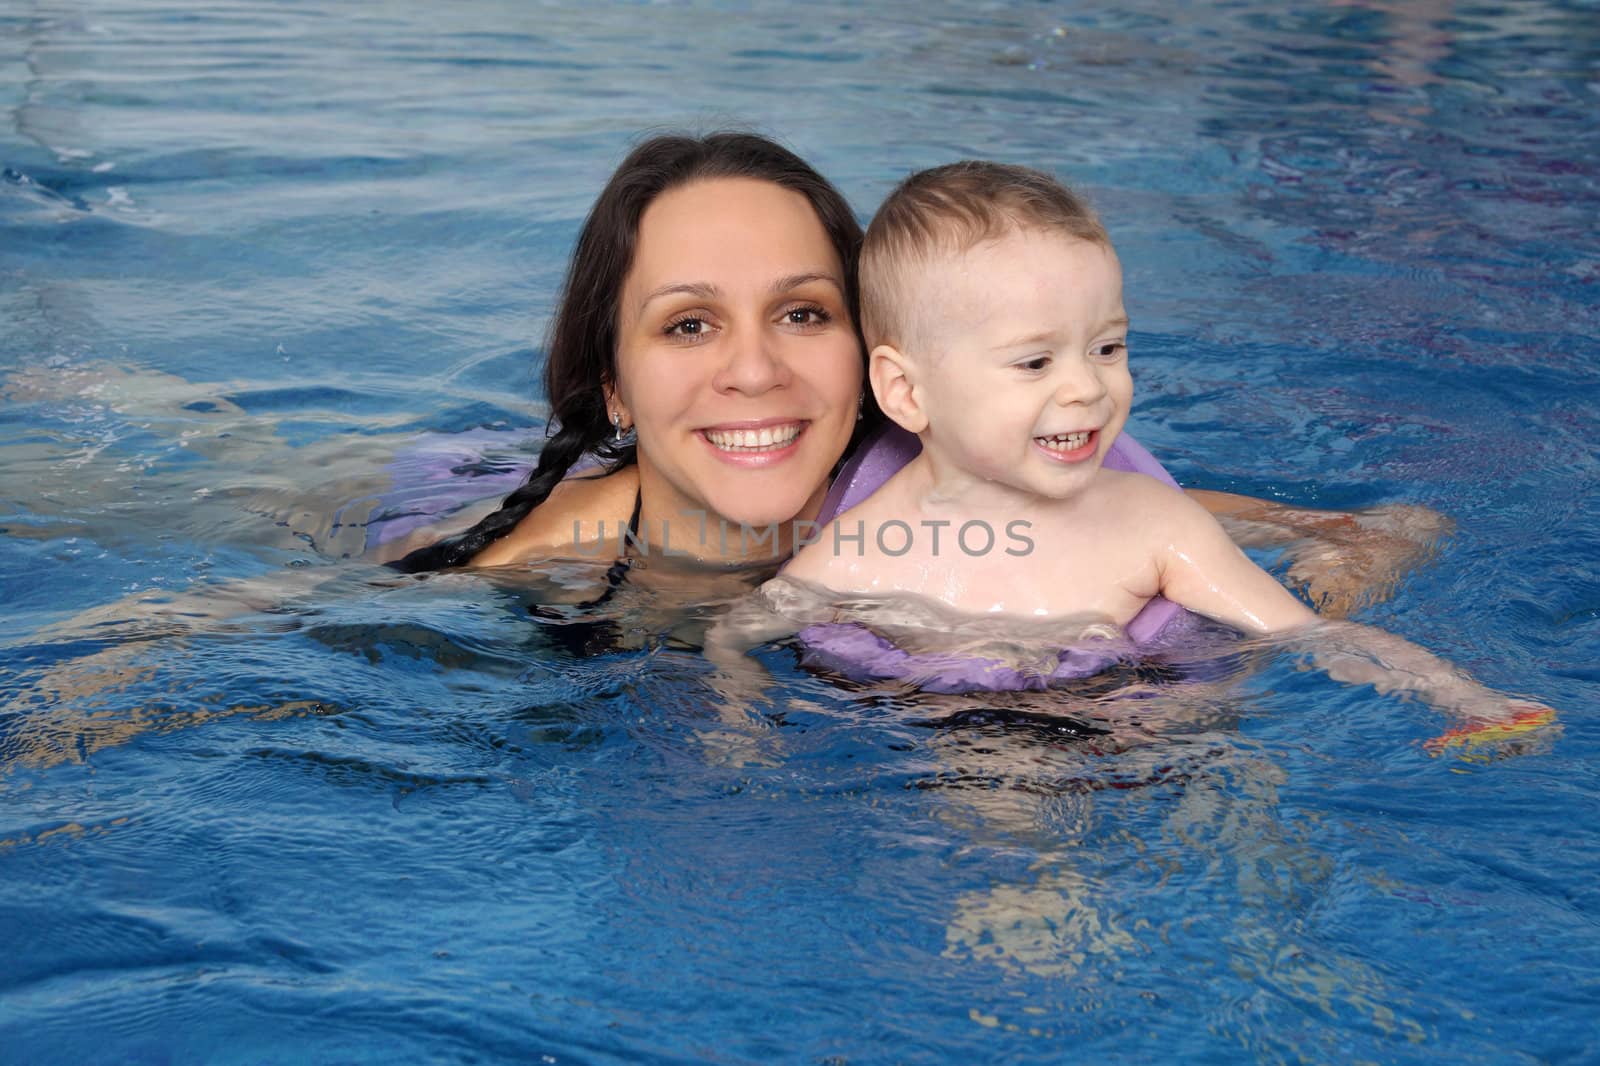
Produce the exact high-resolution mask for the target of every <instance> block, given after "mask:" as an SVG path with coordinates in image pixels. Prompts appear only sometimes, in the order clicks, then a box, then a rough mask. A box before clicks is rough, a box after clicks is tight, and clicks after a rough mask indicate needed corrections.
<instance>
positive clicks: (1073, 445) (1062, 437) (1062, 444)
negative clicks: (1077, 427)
mask: <svg viewBox="0 0 1600 1066" xmlns="http://www.w3.org/2000/svg"><path fill="white" fill-rule="evenodd" d="M1039 439H1040V440H1042V441H1044V443H1045V446H1046V447H1049V448H1056V449H1064V450H1066V451H1075V450H1076V449H1078V448H1081V447H1083V446H1084V445H1085V444H1088V443H1089V434H1088V432H1087V431H1086V432H1083V433H1057V434H1055V435H1054V436H1050V437H1040V438H1039Z"/></svg>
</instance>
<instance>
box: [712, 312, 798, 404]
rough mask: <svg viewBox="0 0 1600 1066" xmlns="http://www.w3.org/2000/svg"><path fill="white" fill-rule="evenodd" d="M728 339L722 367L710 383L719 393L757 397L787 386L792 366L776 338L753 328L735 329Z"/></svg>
mask: <svg viewBox="0 0 1600 1066" xmlns="http://www.w3.org/2000/svg"><path fill="white" fill-rule="evenodd" d="M727 339H728V344H727V346H726V348H725V349H724V351H723V362H722V365H721V367H719V368H718V370H717V374H716V377H715V378H714V379H713V380H712V383H711V384H712V387H713V388H715V389H716V390H717V391H718V392H724V391H733V392H743V393H747V394H750V395H757V394H760V393H763V392H766V391H767V390H769V389H775V388H779V387H781V386H783V385H785V384H787V383H788V380H789V365H788V363H786V362H785V361H784V359H783V353H782V352H781V351H780V350H779V347H778V340H777V338H774V337H772V336H771V335H770V334H769V332H768V331H767V330H764V329H760V328H757V327H754V326H751V327H748V328H741V329H736V330H733V331H732V332H731V334H730V335H729V336H728V338H727Z"/></svg>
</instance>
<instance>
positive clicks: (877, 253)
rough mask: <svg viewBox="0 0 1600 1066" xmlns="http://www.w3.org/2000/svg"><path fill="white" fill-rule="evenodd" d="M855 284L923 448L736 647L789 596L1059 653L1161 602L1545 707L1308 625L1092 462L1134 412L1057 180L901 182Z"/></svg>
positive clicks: (1288, 604)
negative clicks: (1019, 636)
mask: <svg viewBox="0 0 1600 1066" xmlns="http://www.w3.org/2000/svg"><path fill="white" fill-rule="evenodd" d="M860 274H861V304H862V327H863V332H864V334H865V337H866V340H867V344H868V347H869V352H870V355H869V369H868V373H869V376H870V380H871V384H872V389H873V392H874V393H875V394H876V395H877V399H878V403H879V404H880V405H881V407H882V408H883V410H884V412H885V413H886V414H887V415H888V416H889V417H890V418H891V419H893V420H894V421H895V422H897V423H899V424H900V425H901V426H903V427H905V428H906V429H908V430H910V431H911V432H913V433H915V434H917V436H918V437H919V438H920V439H921V442H922V451H921V454H920V455H918V456H917V457H916V458H915V459H913V460H912V461H911V462H910V463H908V464H907V465H906V466H905V467H903V468H902V469H901V470H900V471H899V472H898V473H896V474H895V475H894V476H892V477H891V478H890V479H889V480H888V481H887V482H886V483H885V484H884V485H883V486H882V487H881V488H880V489H879V490H878V491H877V492H876V493H874V494H873V495H872V496H870V497H869V498H868V499H867V500H865V501H864V502H863V503H861V504H859V505H858V506H856V507H854V508H852V509H851V510H849V511H847V512H845V513H844V514H843V515H841V516H840V517H839V518H838V519H837V520H836V521H835V522H834V523H832V524H831V528H824V529H823V530H822V531H821V532H820V534H819V536H818V538H817V540H816V542H815V543H812V544H810V545H809V546H808V547H806V548H805V549H804V550H802V551H801V552H800V553H799V554H798V555H796V556H795V558H794V559H793V560H792V561H791V562H790V563H789V565H788V567H787V568H786V569H785V571H784V573H783V575H781V576H780V577H779V578H777V579H774V581H773V582H770V583H769V584H768V586H766V587H765V588H764V590H763V596H764V598H765V600H766V605H767V607H768V609H769V610H772V611H775V612H776V613H777V614H779V615H787V620H788V622H789V623H790V624H789V625H787V626H785V625H783V624H781V623H780V624H778V625H777V626H774V625H773V624H772V621H773V618H772V617H771V616H769V619H768V621H767V622H766V623H765V624H763V625H759V626H755V627H753V628H752V627H751V626H749V624H748V619H746V620H744V621H743V622H735V626H736V627H737V628H741V629H742V630H743V633H742V635H743V636H745V637H746V638H759V639H770V638H771V637H772V636H774V635H775V634H776V633H777V632H778V631H780V630H782V629H788V630H790V631H792V630H793V629H795V628H798V625H799V624H803V623H804V622H815V621H818V620H820V617H819V615H818V614H817V613H816V611H815V610H814V609H813V610H802V611H795V610H792V609H790V608H792V607H793V605H794V604H795V603H796V602H797V590H798V591H799V592H800V593H802V594H801V595H799V596H798V599H804V598H805V596H804V594H803V593H805V592H807V591H809V592H815V591H817V590H818V589H820V590H825V595H826V596H828V597H830V598H832V599H833V600H834V602H835V603H836V604H837V603H841V602H844V601H846V600H853V601H854V602H855V606H856V607H857V608H858V609H859V608H860V607H862V606H863V605H865V604H870V603H872V602H878V603H882V602H892V601H894V600H900V601H902V602H904V601H905V600H906V598H907V597H916V598H920V599H921V600H923V601H924V607H926V606H927V603H926V601H932V604H933V605H935V606H939V605H942V606H943V607H945V608H949V609H951V610H953V611H954V612H956V613H958V614H960V615H967V616H982V617H984V618H986V619H990V620H992V621H993V622H994V623H1004V624H1011V625H1014V624H1015V623H1016V622H1019V621H1022V620H1029V619H1031V620H1035V621H1036V622H1039V623H1048V624H1050V625H1051V626H1052V627H1055V628H1056V630H1057V631H1058V632H1060V633H1061V634H1063V642H1071V641H1072V640H1073V639H1075V638H1076V637H1077V636H1078V635H1080V634H1084V633H1086V632H1088V633H1095V632H1097V631H1098V632H1104V631H1105V629H1106V628H1107V625H1108V624H1109V626H1113V627H1118V628H1120V627H1124V626H1126V625H1127V624H1128V622H1129V621H1130V620H1131V619H1133V618H1134V616H1135V615H1136V614H1138V613H1139V611H1140V610H1141V608H1143V607H1144V606H1145V604H1146V603H1148V602H1149V601H1150V600H1152V599H1153V598H1154V597H1157V596H1164V597H1166V598H1167V599H1169V600H1172V601H1174V602H1175V603H1177V604H1180V605H1181V606H1183V607H1185V608H1188V609H1189V610H1190V611H1193V612H1195V613H1198V614H1202V615H1205V616H1207V617H1210V618H1213V619H1216V620H1218V621H1221V622H1225V623H1227V624H1229V625H1231V626H1233V627H1235V628H1237V629H1239V630H1242V631H1244V632H1245V633H1249V634H1274V633H1282V632H1285V631H1290V630H1301V629H1307V628H1308V627H1311V626H1313V624H1317V625H1316V629H1315V638H1316V639H1315V643H1314V645H1313V646H1314V648H1315V650H1316V652H1317V658H1318V661H1319V664H1320V665H1322V666H1323V667H1324V668H1325V669H1327V670H1328V672H1329V673H1330V674H1332V675H1333V676H1335V677H1337V678H1339V679H1341V680H1349V681H1356V682H1367V683H1371V684H1374V685H1376V686H1377V687H1378V688H1379V689H1380V690H1382V691H1404V692H1409V693H1414V694H1416V695H1419V696H1422V697H1423V698H1425V699H1427V700H1428V702H1430V703H1432V704H1434V705H1435V706H1438V707H1439V708H1441V709H1443V710H1449V711H1454V712H1457V713H1462V714H1465V715H1467V716H1469V717H1473V718H1491V719H1496V720H1503V719H1506V718H1508V717H1510V716H1512V715H1514V714H1516V713H1517V712H1518V711H1523V712H1529V711H1531V712H1533V713H1535V714H1539V713H1542V712H1547V710H1548V709H1547V708H1543V707H1541V706H1540V705H1538V704H1531V703H1527V702H1525V701H1510V700H1508V699H1507V697H1505V696H1503V695H1500V694H1497V693H1494V692H1492V691H1490V690H1488V689H1486V688H1484V687H1483V686H1482V685H1479V684H1478V683H1477V682H1475V681H1472V680H1471V679H1470V678H1468V677H1466V676H1465V675H1464V674H1462V673H1460V672H1459V671H1457V670H1455V669H1453V668H1452V667H1450V666H1449V665H1448V664H1447V663H1444V662H1443V661H1442V660H1439V659H1438V658H1436V657H1434V656H1433V655H1431V654H1429V653H1428V652H1426V651H1423V650H1422V649H1421V648H1418V647H1416V646H1415V645H1412V644H1410V643H1409V642H1407V641H1405V640H1403V639H1401V638H1398V637H1395V636H1393V635H1391V634H1388V633H1384V632H1383V631H1381V630H1375V629H1372V628H1370V627H1364V626H1356V625H1352V624H1349V623H1331V622H1322V623H1319V620H1318V619H1317V616H1316V615H1315V614H1313V613H1312V611H1311V610H1310V609H1309V608H1307V607H1306V606H1305V605H1304V604H1303V603H1301V602H1300V601H1299V600H1298V599H1296V598H1295V597H1294V596H1293V595H1291V594H1290V593H1289V592H1288V590H1286V589H1285V588H1284V587H1283V586H1282V585H1280V584H1279V583H1278V582H1277V580H1276V579H1274V578H1273V577H1272V575H1270V574H1268V573H1266V572H1265V571H1263V570H1262V569H1261V568H1260V567H1258V566H1256V565H1255V564H1254V563H1253V562H1251V561H1250V560H1249V559H1248V558H1247V557H1246V556H1245V555H1244V553H1243V552H1241V551H1240V550H1239V549H1238V548H1237V547H1236V546H1235V545H1234V543H1233V542H1232V541H1231V540H1230V539H1229V537H1228V535H1227V534H1226V533H1225V532H1224V531H1223V529H1222V527H1221V526H1220V525H1218V523H1217V521H1216V520H1215V519H1214V518H1212V517H1211V515H1210V514H1209V513H1207V512H1206V510H1205V509H1204V508H1202V507H1201V506H1199V505H1198V504H1196V503H1194V502H1192V501H1191V500H1190V499H1189V498H1188V497H1187V496H1185V495H1184V494H1183V493H1182V492H1179V491H1174V490H1173V489H1172V488H1171V487H1169V486H1168V485H1166V484H1163V483H1162V482H1159V481H1157V480H1156V479H1154V478H1152V477H1148V476H1145V475H1143V474H1137V473H1126V472H1122V471H1119V470H1113V469H1107V468H1106V467H1105V466H1103V464H1102V461H1103V460H1104V459H1105V457H1106V454H1107V452H1108V450H1109V449H1110V448H1111V445H1112V443H1113V441H1115V439H1116V437H1117V434H1118V433H1120V432H1121V431H1122V428H1123V425H1124V424H1125V423H1126V421H1127V418H1128V411H1129V408H1130V406H1131V404H1132V399H1133V381H1132V378H1131V376H1130V375H1129V371H1128V347H1127V336H1128V315H1127V312H1126V310H1125V309H1124V307H1123V302H1122V269H1121V266H1120V264H1119V263H1118V260H1117V255H1116V252H1115V250H1114V249H1113V248H1112V246H1111V241H1110V239H1109V238H1108V237H1107V236H1106V232H1105V230H1104V229H1103V228H1102V226H1101V225H1100V223H1099V221H1098V220H1097V219H1096V218H1095V216H1094V214H1093V213H1092V212H1091V211H1090V210H1089V209H1088V207H1087V206H1086V205H1085V204H1084V202H1083V201H1082V200H1081V199H1079V198H1078V197H1077V196H1076V195H1074V194H1073V193H1072V192H1071V191H1069V190H1068V189H1066V188H1064V187H1063V186H1062V185H1060V184H1059V183H1058V182H1056V181H1055V180H1054V179H1052V178H1050V177H1049V176H1047V175H1045V174H1042V173H1039V172H1037V171H1033V170H1029V169H1026V168H1023V167H1016V166H1007V165H1003V164H998V163H989V162H963V163H954V164H950V165H948V166H941V167H936V168H934V169H932V170H927V171H923V172H922V173H919V174H916V175H913V176H912V177H910V178H908V179H907V180H906V181H905V182H904V183H902V184H901V185H900V186H899V188H897V189H896V190H895V191H894V192H893V193H892V194H890V196H889V198H888V200H887V201H886V202H885V203H884V205H883V206H882V207H881V208H880V209H879V211H878V214H877V216H876V217H875V218H874V219H873V221H872V224H871V226H870V227H869V228H868V230H867V236H866V243H865V245H864V247H863V250H862V257H861V270H860ZM863 598H865V599H863ZM813 602H815V598H814V597H813ZM802 616H803V617H802ZM845 617H846V616H845V615H843V614H841V613H838V612H835V613H834V614H833V615H832V616H831V617H830V618H829V620H830V621H837V620H843V619H844V618H845ZM925 617H926V616H925Z"/></svg>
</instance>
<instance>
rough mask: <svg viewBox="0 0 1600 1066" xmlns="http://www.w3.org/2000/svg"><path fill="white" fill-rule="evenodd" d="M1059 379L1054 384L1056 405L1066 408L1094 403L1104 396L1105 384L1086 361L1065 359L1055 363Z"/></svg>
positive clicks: (1092, 365)
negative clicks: (1069, 405)
mask: <svg viewBox="0 0 1600 1066" xmlns="http://www.w3.org/2000/svg"><path fill="white" fill-rule="evenodd" d="M1056 366H1057V367H1058V369H1059V375H1060V376H1059V379H1058V381H1057V383H1056V396H1055V399H1056V403H1058V404H1061V405H1062V406H1066V405H1068V404H1074V403H1094V402H1095V401H1096V400H1098V399H1100V397H1102V396H1104V395H1105V394H1106V386H1105V382H1104V381H1102V380H1100V373H1099V371H1098V370H1097V369H1096V367H1095V365H1094V364H1093V363H1092V362H1090V361H1089V360H1088V359H1085V358H1082V357H1079V358H1076V359H1072V358H1066V359H1062V360H1060V361H1059V362H1057V364H1056Z"/></svg>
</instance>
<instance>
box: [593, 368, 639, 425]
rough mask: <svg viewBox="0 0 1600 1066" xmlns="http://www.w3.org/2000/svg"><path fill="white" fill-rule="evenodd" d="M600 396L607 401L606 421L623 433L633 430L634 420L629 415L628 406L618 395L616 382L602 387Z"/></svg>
mask: <svg viewBox="0 0 1600 1066" xmlns="http://www.w3.org/2000/svg"><path fill="white" fill-rule="evenodd" d="M600 395H601V396H603V397H604V398H605V401H606V421H607V422H610V423H611V424H612V425H613V426H614V427H616V428H617V429H618V430H620V431H622V432H626V431H628V430H630V429H632V428H633V418H632V416H631V415H629V414H628V406H627V405H626V404H624V403H623V402H622V397H621V396H619V395H618V394H617V386H616V383H615V382H611V381H607V382H604V383H602V384H601V386H600Z"/></svg>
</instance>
